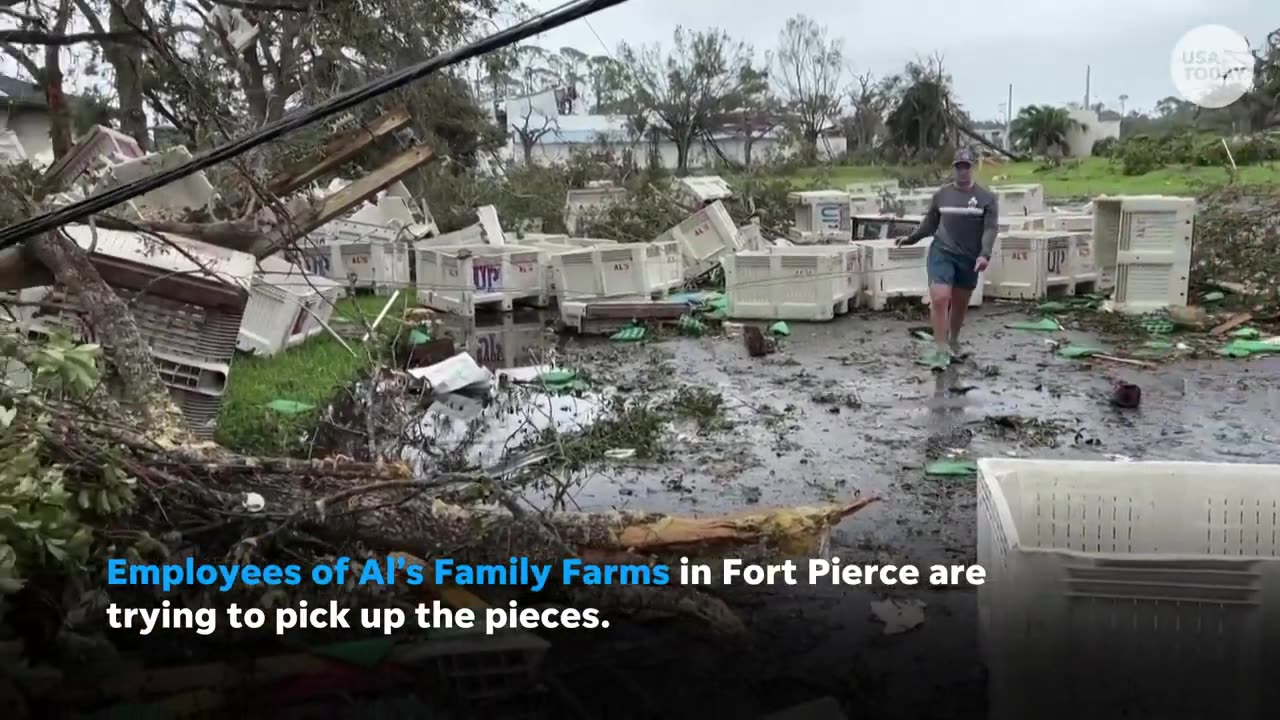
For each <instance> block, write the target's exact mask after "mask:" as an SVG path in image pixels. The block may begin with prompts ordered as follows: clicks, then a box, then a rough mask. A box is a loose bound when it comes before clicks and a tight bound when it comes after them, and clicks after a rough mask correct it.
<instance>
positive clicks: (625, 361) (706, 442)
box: [479, 305, 1280, 718]
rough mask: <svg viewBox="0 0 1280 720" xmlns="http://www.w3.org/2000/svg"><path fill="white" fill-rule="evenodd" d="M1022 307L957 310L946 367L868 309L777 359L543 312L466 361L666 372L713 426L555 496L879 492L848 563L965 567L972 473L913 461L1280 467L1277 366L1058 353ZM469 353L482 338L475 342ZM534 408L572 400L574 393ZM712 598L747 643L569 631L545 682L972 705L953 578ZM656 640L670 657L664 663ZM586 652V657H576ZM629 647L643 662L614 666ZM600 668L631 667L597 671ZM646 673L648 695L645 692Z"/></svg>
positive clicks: (855, 520)
mask: <svg viewBox="0 0 1280 720" xmlns="http://www.w3.org/2000/svg"><path fill="white" fill-rule="evenodd" d="M1027 317H1028V315H1027V311H1026V309H1024V308H1021V307H1016V306H1000V305H992V306H988V307H984V308H979V309H976V310H975V311H974V312H973V314H972V316H971V318H970V321H969V323H968V324H967V326H966V328H965V334H964V336H963V340H964V344H965V346H966V350H967V351H969V352H970V353H971V356H970V357H969V359H968V360H967V362H965V363H963V364H962V365H960V366H958V367H956V368H953V369H952V370H951V371H948V373H946V374H944V375H935V374H933V373H931V372H930V371H929V370H928V369H927V368H924V367H921V366H919V365H917V364H915V359H916V358H917V357H918V356H919V355H920V354H921V352H922V351H923V350H924V349H926V348H927V346H926V345H925V344H923V343H922V342H921V341H919V340H916V339H914V338H912V336H911V334H910V330H911V329H912V328H914V327H919V326H920V325H921V324H922V323H921V321H920V320H919V319H914V320H911V319H896V318H894V317H892V316H890V315H887V314H884V313H880V314H876V315H853V316H847V317H844V318H839V319H837V321H835V322H832V323H826V324H801V323H792V324H791V331H792V334H791V336H790V337H788V338H784V339H783V340H782V341H781V343H780V345H781V347H780V351H779V352H778V353H776V354H773V355H770V356H767V357H764V358H751V357H749V356H748V355H747V351H746V349H745V348H744V346H743V342H742V339H741V338H740V337H738V338H727V337H704V338H696V339H694V338H670V339H666V340H663V341H661V342H656V343H651V344H644V345H631V346H622V347H619V346H616V345H611V344H610V343H609V342H608V341H604V340H595V339H587V338H569V339H564V338H560V339H558V340H557V339H556V338H554V337H552V336H549V335H547V334H545V333H543V332H541V330H540V329H539V330H538V331H537V332H533V331H531V329H530V327H529V326H530V325H537V327H539V328H540V327H541V325H540V324H541V323H542V322H544V320H543V319H542V318H533V319H531V320H530V319H526V320H525V321H524V324H525V325H526V327H524V328H523V329H520V328H516V332H517V334H520V335H521V337H524V338H526V340H525V341H518V342H514V343H508V344H507V345H504V346H502V347H503V348H504V349H503V351H502V356H501V357H496V358H495V357H494V356H493V353H490V354H489V356H486V357H480V358H479V359H481V361H482V362H488V363H489V364H491V365H494V366H504V365H506V366H510V365H520V364H527V362H521V360H522V359H523V358H526V357H528V354H527V353H528V349H529V348H534V349H536V350H539V354H538V356H539V357H546V355H545V352H546V348H549V347H551V346H552V345H553V344H555V343H557V342H558V345H559V347H558V349H557V351H556V353H557V357H558V358H559V360H560V361H561V362H562V363H563V364H565V365H567V366H571V367H575V368H579V369H581V370H584V371H586V372H587V373H588V374H589V375H590V376H591V381H592V383H593V387H597V388H599V389H600V390H601V391H606V390H607V391H609V392H619V393H632V394H636V395H637V396H653V395H660V394H661V393H663V392H668V391H670V390H672V389H673V388H675V387H678V386H679V385H682V384H691V385H696V386H700V387H704V388H710V389H714V390H715V391H717V392H718V393H719V394H720V396H721V397H722V398H723V401H724V410H723V413H724V419H726V420H728V421H729V427H728V428H727V429H717V428H712V429H710V430H708V429H705V428H699V426H698V424H697V423H695V422H693V421H688V422H679V423H676V424H674V425H673V426H672V427H671V428H670V429H669V432H668V433H667V434H666V436H665V437H664V441H663V442H664V446H665V447H666V449H667V450H669V451H670V457H669V458H667V459H666V460H664V461H663V462H659V463H655V462H637V461H608V462H605V463H602V464H600V465H598V466H596V467H593V468H592V469H591V471H590V472H585V473H581V475H582V477H581V478H580V482H581V484H580V486H579V487H577V488H576V490H575V491H574V492H573V493H572V502H573V503H574V504H576V505H577V506H579V507H582V508H584V509H600V508H609V507H635V508H643V509H647V510H666V511H675V512H682V513H704V512H705V513H711V512H720V511H729V510H734V509H740V508H741V507H742V506H743V505H746V504H754V503H759V504H762V505H789V504H799V503H810V502H819V501H824V500H830V499H833V498H839V497H847V496H849V495H851V494H854V493H862V494H864V495H865V494H874V495H877V496H879V497H880V498H882V502H880V503H878V504H876V505H873V506H872V507H870V508H869V509H867V510H865V511H863V512H861V513H858V514H857V515H855V516H854V517H852V518H851V519H849V520H848V521H847V522H846V523H844V524H843V525H842V526H841V527H839V528H837V529H836V531H835V533H834V535H833V538H832V554H833V555H836V556H839V557H841V558H842V559H843V560H846V561H858V562H893V563H915V564H920V565H931V564H936V563H941V564H969V563H972V562H973V561H974V560H975V534H976V503H975V495H974V487H975V484H974V480H973V479H971V478H970V479H965V478H933V477H926V476H925V473H924V467H925V465H926V464H927V463H928V462H929V461H930V460H932V459H935V458H938V457H945V456H948V455H954V454H960V455H962V456H964V457H969V458H979V457H984V456H1015V457H1024V458H1075V459H1098V460H1113V461H1123V460H1124V459H1134V460H1141V459H1153V460H1154V459H1161V460H1202V461H1218V462H1277V461H1280V445H1278V443H1280V430H1277V428H1280V425H1278V424H1277V422H1276V421H1277V414H1278V413H1280V401H1278V400H1280V387H1277V386H1276V385H1275V383H1274V380H1273V378H1274V377H1276V373H1277V371H1280V358H1274V357H1273V358H1265V359H1257V360H1252V361H1241V360H1225V361H1189V362H1181V363H1176V364H1172V363H1171V364H1167V365H1163V366H1161V367H1159V368H1157V369H1144V368H1134V367H1124V366H1116V365H1107V364H1105V363H1102V362H1089V361H1080V360H1068V359H1063V358H1060V357H1058V356H1056V355H1055V354H1054V353H1053V348H1052V347H1051V345H1050V344H1048V342H1047V341H1048V340H1050V339H1057V340H1064V339H1065V340H1068V341H1070V342H1073V343H1076V344H1085V345H1088V344H1097V338H1095V337H1093V336H1091V335H1090V334H1089V333H1087V332H1080V331H1064V332H1057V333H1044V332H1032V331H1019V330H1010V329H1005V328H1004V325H1005V324H1006V323H1008V322H1013V321H1016V320H1022V319H1026V318H1027ZM515 325H520V323H515ZM504 327H505V328H506V329H505V330H503V332H507V333H509V332H511V328H512V327H513V324H512V323H511V322H510V321H505V326H504ZM480 332H481V333H484V332H486V331H485V330H484V329H483V328H482V329H481V330H480ZM487 332H489V333H490V334H492V332H493V331H491V330H490V331H487ZM528 338H532V342H529V341H528V340H527V339H528ZM513 346H519V347H518V348H517V349H516V350H514V351H513V350H512V347H513ZM484 347H489V348H493V347H498V345H497V344H495V343H494V342H493V341H486V342H485V344H484ZM1117 380H1123V381H1127V382H1130V383H1135V384H1137V385H1139V386H1140V387H1141V388H1142V406H1141V408H1139V409H1136V410H1119V409H1115V408H1113V407H1111V406H1110V404H1109V403H1108V396H1109V393H1110V389H1111V385H1112V383H1113V382H1114V381H1117ZM552 402H553V403H555V404H558V405H560V406H562V407H572V406H573V404H574V403H583V402H589V401H584V400H582V399H576V398H570V397H565V398H558V399H556V400H554V401H552ZM570 412H572V411H570ZM718 594H721V595H722V596H723V597H726V599H728V600H729V601H730V602H731V604H732V605H733V606H734V607H735V609H736V610H737V611H738V612H739V613H740V614H742V616H743V617H744V619H745V620H746V621H747V623H748V625H749V627H750V628H751V631H752V635H753V649H751V650H748V651H743V650H742V649H733V648H726V647H722V646H720V645H718V644H717V643H715V642H710V641H708V642H703V643H697V642H695V641H693V640H690V639H688V638H685V639H683V640H680V641H678V642H677V641H672V642H668V643H666V644H665V645H664V644H663V642H661V640H660V638H661V635H662V633H663V631H662V630H656V629H653V627H652V626H646V627H644V628H641V629H639V630H635V631H634V632H635V636H636V637H637V638H643V639H644V641H645V642H641V643H640V644H641V645H645V646H646V647H648V651H647V652H645V653H636V652H633V653H629V654H628V653H623V652H620V651H618V650H617V647H616V644H618V643H621V644H625V643H626V642H630V641H631V640H630V639H628V638H630V636H628V635H627V633H626V631H624V630H621V629H620V630H618V631H616V632H615V633H612V634H611V636H610V641H609V642H608V643H601V642H600V641H599V639H595V640H585V639H584V638H583V636H582V635H581V634H573V635H563V636H553V637H550V638H549V639H552V640H553V642H554V643H556V650H553V654H552V659H551V662H550V664H549V668H551V670H552V671H553V672H560V673H563V679H564V682H565V685H566V686H567V687H569V688H570V690H572V691H573V692H572V694H574V695H575V696H578V697H582V696H583V695H584V693H585V695H586V696H590V697H596V696H597V695H599V698H597V699H598V700H600V701H601V702H604V697H605V696H606V695H608V693H606V694H605V695H601V694H600V693H593V692H591V690H592V689H593V688H596V689H598V688H600V687H602V686H601V685H600V683H606V684H607V686H608V687H609V688H611V690H610V692H611V693H612V692H615V691H616V692H617V693H623V694H624V695H627V694H634V695H636V697H637V698H639V699H636V700H634V702H633V703H632V704H630V705H628V707H630V709H631V710H633V711H635V712H636V713H638V714H635V715H627V714H626V713H625V712H619V713H618V714H612V713H609V712H607V711H605V710H603V709H601V708H600V707H597V708H596V710H595V711H589V712H588V714H589V715H591V716H600V717H641V716H649V714H650V713H649V712H648V711H643V710H642V708H645V707H648V706H649V704H656V705H657V706H658V709H659V710H661V712H655V713H653V714H655V715H656V714H665V715H666V716H667V717H671V716H676V717H691V716H694V715H697V714H699V712H702V713H705V712H706V711H708V710H710V711H713V712H717V713H719V712H721V711H727V712H731V713H735V714H736V713H741V716H743V717H751V716H753V714H752V713H753V711H758V710H760V709H761V708H778V707H782V706H786V705H789V704H793V703H798V702H801V701H804V700H807V699H811V698H814V697H818V696H822V695H833V696H835V697H837V698H838V699H840V700H841V702H842V703H843V704H844V706H845V709H846V712H847V713H849V715H850V717H878V716H882V715H886V714H887V713H889V712H890V711H894V712H900V713H903V714H905V715H906V716H908V717H917V718H935V717H936V718H946V717H971V716H978V715H981V714H982V712H983V707H984V702H985V701H984V696H985V685H984V680H983V675H982V671H981V669H980V655H979V652H978V642H977V629H976V613H977V594H976V592H975V591H974V590H972V589H949V590H930V589H907V590H899V589H894V590H890V591H887V592H886V590H885V589H884V588H879V589H877V588H869V589H857V588H848V587H808V586H800V587H788V588H768V589H759V590H735V591H733V592H729V593H726V592H725V591H724V590H723V589H721V591H720V592H719V593H718ZM884 597H895V598H906V597H917V598H919V599H922V600H924V601H925V602H926V603H927V607H926V609H925V622H924V624H923V625H922V626H920V627H919V628H917V629H915V630H912V631H909V632H906V633H903V634H901V635H894V636H886V635H884V634H883V626H882V625H881V624H879V623H877V622H876V621H875V620H874V619H873V618H872V616H871V612H870V603H871V602H872V601H873V600H877V599H881V598H884ZM615 641H616V642H615ZM637 642H639V641H637ZM663 648H665V650H664V649H663ZM664 652H665V653H666V654H667V655H669V656H670V657H667V658H666V659H665V660H664V659H663V658H664V654H663V653H664ZM595 653H600V656H599V658H598V659H597V660H594V661H593V660H592V658H593V657H595ZM632 657H636V658H640V657H643V658H644V660H637V661H636V662H637V663H638V664H637V666H636V667H628V666H627V664H626V663H627V662H629V660H628V658H632ZM583 673H586V674H585V675H584V674H583ZM602 673H603V674H604V675H608V676H609V677H612V676H613V675H616V674H622V675H624V676H626V677H628V678H630V679H629V680H627V681H626V682H623V681H618V680H617V678H614V679H613V680H609V679H608V678H607V677H603V676H602ZM703 673H705V674H703ZM655 683H664V684H663V686H664V687H666V688H668V689H667V690H664V691H662V692H656V691H655V689H654V688H656V687H658V686H659V685H657V684H655ZM628 687H629V688H630V693H628V691H627V689H628ZM608 696H609V697H612V695H608ZM694 698H697V699H698V701H697V702H695V701H694V700H693V699H694ZM636 703H639V704H636ZM584 704H586V705H590V703H589V702H587V703H584ZM695 708H697V709H698V710H697V711H695ZM597 713H604V714H597Z"/></svg>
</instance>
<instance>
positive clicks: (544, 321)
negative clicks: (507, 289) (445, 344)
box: [442, 309, 557, 370]
mask: <svg viewBox="0 0 1280 720" xmlns="http://www.w3.org/2000/svg"><path fill="white" fill-rule="evenodd" d="M556 319H557V316H556V314H555V313H553V312H547V311H545V310H533V309H527V310H526V309H522V310H517V311H516V312H512V313H486V314H477V315H476V316H475V317H474V318H462V317H458V316H456V315H444V316H442V323H443V331H444V332H446V333H448V334H450V335H452V336H453V338H454V345H455V347H456V348H457V349H458V351H459V352H462V351H465V352H467V353H468V354H470V355H471V357H473V358H475V361H476V362H477V363H479V364H480V365H481V366H482V367H486V368H488V369H490V370H502V369H505V368H513V367H522V366H526V365H537V364H540V363H542V362H544V361H545V358H546V354H547V351H548V350H550V349H551V348H553V347H554V346H555V342H556V336H555V335H554V334H553V333H551V332H550V331H549V330H548V328H549V327H554V322H555V320H556Z"/></svg>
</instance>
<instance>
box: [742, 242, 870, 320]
mask: <svg viewBox="0 0 1280 720" xmlns="http://www.w3.org/2000/svg"><path fill="white" fill-rule="evenodd" d="M765 251H766V252H769V253H776V254H781V255H822V256H826V257H835V258H837V259H838V260H839V263H840V265H841V266H842V267H843V268H844V271H843V273H841V278H840V279H839V280H838V283H837V284H839V285H840V287H839V288H837V297H838V298H839V299H840V300H843V301H848V303H849V307H851V308H852V307H855V306H857V304H858V303H859V302H861V295H862V250H861V249H860V248H858V247H856V246H854V245H849V244H842V245H790V246H771V247H767V248H765Z"/></svg>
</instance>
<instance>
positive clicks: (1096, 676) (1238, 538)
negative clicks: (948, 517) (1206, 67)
mask: <svg viewBox="0 0 1280 720" xmlns="http://www.w3.org/2000/svg"><path fill="white" fill-rule="evenodd" d="M978 471H979V477H978V509H977V515H978V517H977V525H978V557H977V560H978V565H980V566H981V567H983V568H984V569H985V570H986V579H985V582H984V583H983V584H982V585H981V586H979V587H978V615H979V618H978V619H979V634H980V638H981V648H982V652H983V654H984V656H985V660H986V665H987V669H988V683H989V709H990V715H989V717H991V718H994V719H996V720H1006V719H1007V720H1023V719H1024V718H1038V719H1039V718H1044V719H1046V720H1067V719H1068V718H1070V719H1072V720H1074V719H1075V718H1084V717H1097V718H1101V717H1111V718H1113V717H1120V716H1128V717H1143V718H1175V717H1176V718H1202V717H1203V718H1208V717H1213V718H1255V717H1266V716H1267V713H1265V712H1264V708H1266V707H1275V700H1276V699H1277V698H1276V696H1277V691H1276V690H1275V683H1274V679H1273V678H1274V660H1275V659H1276V647H1277V640H1280V637H1278V636H1280V614H1278V613H1277V612H1276V611H1275V609H1274V608H1275V607H1276V602H1277V593H1280V543H1277V541H1276V537H1277V535H1278V533H1280V515H1278V514H1277V513H1276V510H1275V509H1276V508H1277V507H1280V465H1246V464H1229V463H1207V462H1098V461H1064V460H1060V459H1055V460H1011V459H983V460H979V461H978Z"/></svg>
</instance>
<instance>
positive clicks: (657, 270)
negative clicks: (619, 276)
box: [644, 225, 758, 294]
mask: <svg viewBox="0 0 1280 720" xmlns="http://www.w3.org/2000/svg"><path fill="white" fill-rule="evenodd" d="M751 227H758V226H755V225H753V226H751ZM644 276H645V292H646V293H648V294H652V293H661V292H669V291H671V290H675V289H677V288H680V287H682V286H683V285H684V256H683V255H681V254H680V243H678V242H676V241H675V240H659V241H654V242H651V243H645V260H644Z"/></svg>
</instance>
